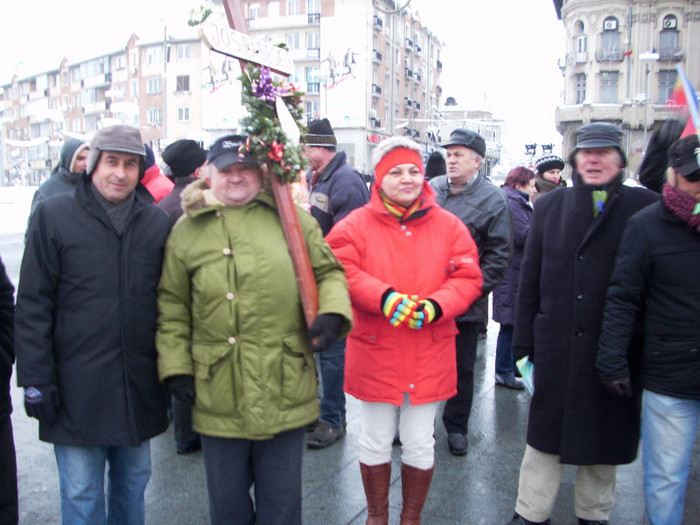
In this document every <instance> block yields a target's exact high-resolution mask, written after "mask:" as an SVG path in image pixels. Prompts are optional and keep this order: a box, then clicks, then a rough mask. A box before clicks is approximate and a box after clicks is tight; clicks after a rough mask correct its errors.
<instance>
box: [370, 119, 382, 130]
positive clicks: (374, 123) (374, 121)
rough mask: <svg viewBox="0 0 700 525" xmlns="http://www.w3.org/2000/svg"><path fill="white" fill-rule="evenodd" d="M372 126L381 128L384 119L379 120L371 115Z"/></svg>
mask: <svg viewBox="0 0 700 525" xmlns="http://www.w3.org/2000/svg"><path fill="white" fill-rule="evenodd" d="M369 123H370V126H372V128H374V129H379V128H381V127H382V121H381V120H379V119H378V118H377V117H371V118H370V119H369Z"/></svg>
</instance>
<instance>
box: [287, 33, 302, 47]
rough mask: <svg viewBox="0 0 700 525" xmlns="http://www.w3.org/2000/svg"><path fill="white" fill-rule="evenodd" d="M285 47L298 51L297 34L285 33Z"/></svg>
mask: <svg viewBox="0 0 700 525" xmlns="http://www.w3.org/2000/svg"><path fill="white" fill-rule="evenodd" d="M287 47H288V48H289V49H299V33H287Z"/></svg>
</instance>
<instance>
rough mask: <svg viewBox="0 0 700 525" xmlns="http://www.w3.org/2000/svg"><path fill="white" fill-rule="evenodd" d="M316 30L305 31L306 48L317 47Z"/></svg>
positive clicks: (317, 36)
mask: <svg viewBox="0 0 700 525" xmlns="http://www.w3.org/2000/svg"><path fill="white" fill-rule="evenodd" d="M319 48H320V45H319V35H318V31H315V32H312V33H306V49H319Z"/></svg>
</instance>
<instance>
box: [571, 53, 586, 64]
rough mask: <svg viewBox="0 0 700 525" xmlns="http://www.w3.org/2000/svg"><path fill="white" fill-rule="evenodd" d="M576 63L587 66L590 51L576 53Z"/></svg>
mask: <svg viewBox="0 0 700 525" xmlns="http://www.w3.org/2000/svg"><path fill="white" fill-rule="evenodd" d="M574 61H575V63H576V64H585V63H586V62H588V51H582V52H581V53H576V54H575V55H574Z"/></svg>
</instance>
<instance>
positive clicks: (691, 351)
mask: <svg viewBox="0 0 700 525" xmlns="http://www.w3.org/2000/svg"><path fill="white" fill-rule="evenodd" d="M690 353H691V354H697V353H698V349H697V348H691V349H690Z"/></svg>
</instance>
